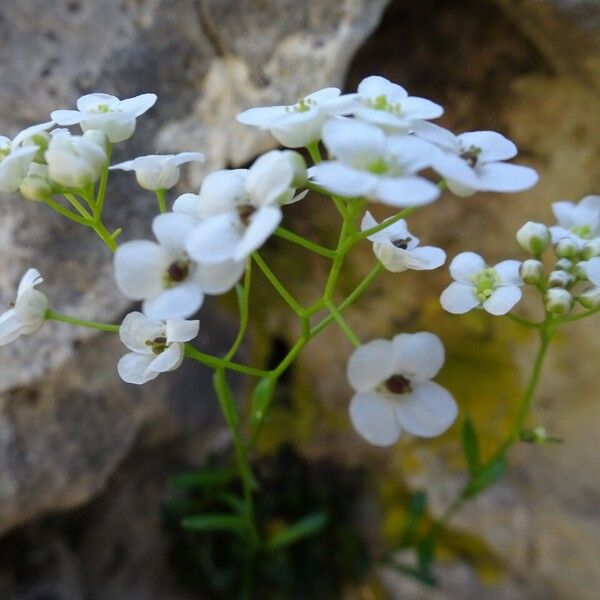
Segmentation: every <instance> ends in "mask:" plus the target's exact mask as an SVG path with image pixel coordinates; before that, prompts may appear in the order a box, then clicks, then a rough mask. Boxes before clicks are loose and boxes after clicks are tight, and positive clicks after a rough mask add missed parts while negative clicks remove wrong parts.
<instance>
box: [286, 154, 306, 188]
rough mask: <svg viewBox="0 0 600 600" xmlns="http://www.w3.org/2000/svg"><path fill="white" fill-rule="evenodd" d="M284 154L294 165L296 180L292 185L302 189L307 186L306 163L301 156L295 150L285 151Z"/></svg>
mask: <svg viewBox="0 0 600 600" xmlns="http://www.w3.org/2000/svg"><path fill="white" fill-rule="evenodd" d="M283 153H284V154H285V156H286V157H287V159H288V160H289V161H290V163H291V164H292V167H293V169H294V179H293V180H292V185H293V186H294V187H301V186H303V185H305V184H306V162H305V160H304V158H303V157H302V155H301V154H299V153H298V152H295V151H294V150H284V151H283Z"/></svg>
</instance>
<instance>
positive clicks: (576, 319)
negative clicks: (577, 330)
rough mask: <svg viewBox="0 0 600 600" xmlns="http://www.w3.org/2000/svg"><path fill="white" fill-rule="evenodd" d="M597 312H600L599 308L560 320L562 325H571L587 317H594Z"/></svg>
mask: <svg viewBox="0 0 600 600" xmlns="http://www.w3.org/2000/svg"><path fill="white" fill-rule="evenodd" d="M599 311H600V306H599V307H598V308H593V309H591V310H586V311H585V312H582V313H579V314H578V315H575V316H574V317H567V318H565V319H563V320H562V323H573V321H579V320H580V319H585V318H586V317H589V316H590V315H595V314H596V313H597V312H599Z"/></svg>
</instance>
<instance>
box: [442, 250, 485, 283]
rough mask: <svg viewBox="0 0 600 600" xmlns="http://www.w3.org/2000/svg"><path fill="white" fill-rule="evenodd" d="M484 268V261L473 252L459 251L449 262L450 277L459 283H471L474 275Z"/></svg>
mask: <svg viewBox="0 0 600 600" xmlns="http://www.w3.org/2000/svg"><path fill="white" fill-rule="evenodd" d="M482 269H485V261H484V260H483V258H481V256H479V254H475V252H461V253H460V254H457V255H456V256H455V257H454V258H453V259H452V262H451V263H450V275H451V276H452V279H456V281H460V282H461V283H467V284H471V281H472V279H473V276H474V275H477V273H479V271H481V270H482Z"/></svg>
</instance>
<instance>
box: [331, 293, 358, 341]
mask: <svg viewBox="0 0 600 600" xmlns="http://www.w3.org/2000/svg"><path fill="white" fill-rule="evenodd" d="M325 306H327V309H328V310H329V312H330V313H331V315H332V316H333V318H334V319H335V320H336V322H337V324H338V325H339V327H340V329H341V330H342V331H343V332H344V333H345V334H346V337H347V338H348V339H349V340H350V342H351V343H352V344H353V345H354V347H355V348H358V347H359V346H360V339H359V338H358V336H357V335H356V334H355V333H354V331H352V328H351V327H350V325H349V324H348V322H347V321H346V319H344V317H343V316H342V313H341V312H340V311H339V310H338V309H337V307H336V305H335V304H334V303H333V302H332V301H331V300H327V301H326V302H325Z"/></svg>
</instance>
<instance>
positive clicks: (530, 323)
mask: <svg viewBox="0 0 600 600" xmlns="http://www.w3.org/2000/svg"><path fill="white" fill-rule="evenodd" d="M506 316H507V317H508V318H509V319H510V320H511V321H514V322H515V323H518V324H519V325H523V326H524V327H530V328H532V329H539V328H540V325H541V323H534V322H533V321H530V320H529V319H524V318H523V317H519V315H515V314H513V313H506Z"/></svg>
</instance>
